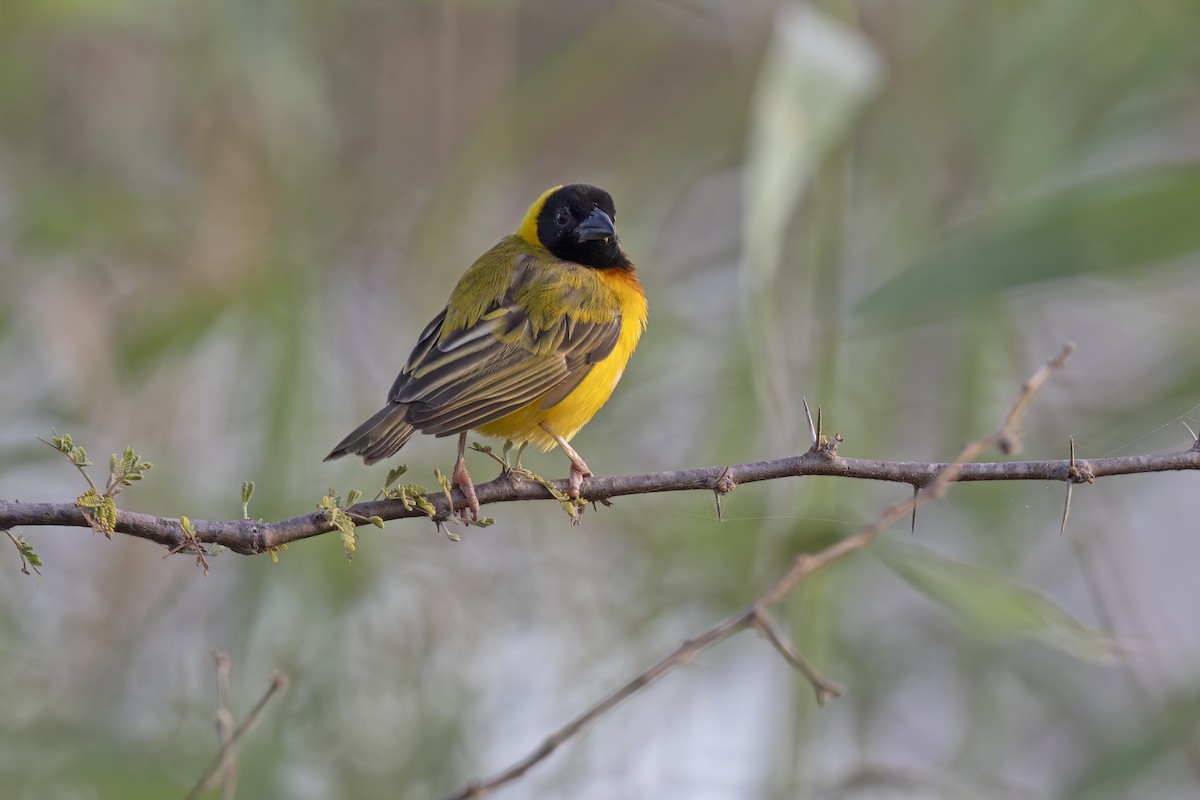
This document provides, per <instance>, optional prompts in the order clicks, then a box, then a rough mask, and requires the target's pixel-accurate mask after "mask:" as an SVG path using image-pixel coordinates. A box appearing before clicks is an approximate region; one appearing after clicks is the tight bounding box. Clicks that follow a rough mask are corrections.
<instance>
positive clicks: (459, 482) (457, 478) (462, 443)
mask: <svg viewBox="0 0 1200 800" xmlns="http://www.w3.org/2000/svg"><path fill="white" fill-rule="evenodd" d="M466 451H467V432H466V431H463V432H462V433H460V434H459V435H458V460H456V461H455V462H454V473H453V474H452V475H451V478H450V479H451V480H452V481H453V482H454V485H455V486H457V487H458V488H459V489H461V490H462V493H463V495H464V496H465V497H466V498H467V507H466V508H463V509H460V510H459V513H460V514H462V517H463V519H466V518H467V509H470V511H471V519H475V520H477V519H479V498H478V497H476V496H475V484H474V483H472V482H471V476H470V474H469V473H468V472H467V459H466Z"/></svg>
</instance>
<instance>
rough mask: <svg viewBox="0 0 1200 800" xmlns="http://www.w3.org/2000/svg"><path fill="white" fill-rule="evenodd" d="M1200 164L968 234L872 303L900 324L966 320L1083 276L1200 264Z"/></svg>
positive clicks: (1086, 190)
mask: <svg viewBox="0 0 1200 800" xmlns="http://www.w3.org/2000/svg"><path fill="white" fill-rule="evenodd" d="M1197 219H1200V166H1191V167H1186V168H1172V169H1162V168H1160V169H1155V170H1150V171H1143V172H1137V173H1131V174H1125V175H1119V176H1116V177H1111V176H1110V177H1106V178H1102V179H1100V180H1095V181H1092V182H1089V183H1086V184H1080V185H1076V186H1073V187H1071V188H1068V189H1065V190H1063V191H1059V192H1055V193H1053V194H1051V195H1049V196H1043V197H1040V198H1037V199H1034V200H1030V201H1028V202H1025V203H1021V204H1018V205H1015V206H1013V207H1011V208H1008V209H1005V210H1002V211H999V212H997V213H995V214H992V215H990V216H988V217H985V218H983V219H981V220H980V221H978V222H975V223H972V224H969V225H967V226H965V227H964V228H962V229H961V230H960V231H959V232H958V233H957V235H956V236H954V237H953V239H951V240H950V241H949V242H948V243H947V244H946V245H945V246H943V247H940V248H939V249H937V250H935V251H934V252H933V253H931V254H929V255H928V256H926V257H924V258H921V259H918V260H917V261H915V262H913V263H911V264H909V265H908V266H907V267H905V268H903V269H902V270H901V271H900V272H898V273H897V274H895V275H894V276H893V277H892V278H891V279H890V280H889V281H887V282H886V283H884V284H883V285H882V286H880V287H879V288H878V289H876V290H875V291H873V292H871V293H870V294H868V295H867V296H866V297H865V298H863V299H862V300H861V301H860V302H859V303H858V306H857V307H856V308H855V313H857V314H859V315H861V316H862V317H864V318H869V319H870V320H871V321H874V322H881V323H884V324H899V323H913V322H923V321H927V320H931V319H938V318H946V317H951V316H955V317H957V316H963V315H965V314H968V313H970V312H972V311H974V310H976V309H979V308H983V307H991V306H994V304H995V302H996V295H997V293H1000V292H1005V291H1010V290H1013V289H1017V288H1020V287H1023V286H1030V285H1034V284H1041V283H1046V282H1048V281H1056V280H1064V279H1069V278H1077V277H1079V276H1083V275H1097V274H1099V275H1107V276H1112V277H1129V276H1133V275H1135V274H1137V273H1139V272H1142V271H1146V270H1150V269H1157V268H1161V267H1169V266H1174V265H1177V264H1180V263H1183V262H1185V261H1187V260H1189V259H1195V258H1197V257H1200V225H1197V224H1196V220H1197Z"/></svg>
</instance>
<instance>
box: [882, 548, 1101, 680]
mask: <svg viewBox="0 0 1200 800" xmlns="http://www.w3.org/2000/svg"><path fill="white" fill-rule="evenodd" d="M871 552H873V553H875V555H877V556H878V557H879V558H880V559H881V560H882V561H883V562H884V563H885V564H887V565H888V566H889V567H891V569H892V570H893V571H895V572H896V574H898V575H899V576H900V577H901V578H903V579H904V580H905V581H907V582H908V583H909V584H910V585H911V586H913V587H914V588H916V589H918V590H920V591H921V592H922V593H924V594H925V595H926V596H927V597H929V598H930V599H931V600H933V601H934V602H936V603H937V604H938V605H940V606H942V607H943V608H945V609H946V610H947V611H949V612H950V613H951V614H953V615H954V616H955V617H956V618H958V620H959V621H960V622H961V623H962V624H963V625H965V626H966V627H967V628H968V629H969V630H971V631H972V632H973V633H976V634H979V635H980V636H984V637H1008V636H1027V637H1031V638H1034V639H1037V640H1039V641H1041V642H1044V643H1046V644H1048V645H1051V646H1052V647H1056V648H1058V649H1059V650H1062V651H1064V652H1066V653H1069V654H1070V655H1073V656H1075V657H1076V658H1080V659H1084V660H1088V661H1098V662H1104V661H1108V660H1111V658H1112V657H1113V655H1114V652H1113V650H1114V642H1113V638H1112V637H1111V636H1110V635H1108V634H1106V633H1104V632H1102V631H1097V630H1093V629H1092V628H1089V627H1087V626H1086V625H1084V624H1083V623H1082V622H1080V621H1079V620H1077V619H1075V618H1074V617H1073V616H1071V615H1070V614H1069V613H1067V611H1065V610H1064V609H1063V608H1062V607H1061V606H1059V605H1058V604H1057V603H1055V602H1054V601H1053V600H1051V599H1050V598H1048V597H1046V596H1045V595H1043V594H1042V593H1041V592H1039V591H1037V590H1036V589H1034V588H1032V587H1029V586H1026V585H1024V584H1021V583H1018V582H1017V581H1015V580H1012V579H1011V578H1007V577H1005V576H1003V575H998V574H996V573H994V572H990V571H988V570H985V569H982V568H980V567H975V566H972V565H970V564H965V563H963V562H961V561H955V560H953V559H950V558H946V557H945V556H941V555H939V554H937V553H935V552H933V551H932V550H928V549H926V548H924V547H919V546H917V545H911V544H902V543H899V542H896V541H893V540H880V541H878V542H877V543H876V544H875V545H874V546H873V547H872V549H871Z"/></svg>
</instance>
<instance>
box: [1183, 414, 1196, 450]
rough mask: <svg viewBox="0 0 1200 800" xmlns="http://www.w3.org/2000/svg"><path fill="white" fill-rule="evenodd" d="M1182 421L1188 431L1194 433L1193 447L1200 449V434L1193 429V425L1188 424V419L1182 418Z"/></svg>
mask: <svg viewBox="0 0 1200 800" xmlns="http://www.w3.org/2000/svg"><path fill="white" fill-rule="evenodd" d="M1180 422H1182V423H1183V427H1185V428H1187V432H1188V433H1190V434H1191V435H1192V449H1193V450H1200V434H1198V433H1196V432H1195V431H1194V430H1192V426H1191V425H1188V424H1187V421H1186V420H1180Z"/></svg>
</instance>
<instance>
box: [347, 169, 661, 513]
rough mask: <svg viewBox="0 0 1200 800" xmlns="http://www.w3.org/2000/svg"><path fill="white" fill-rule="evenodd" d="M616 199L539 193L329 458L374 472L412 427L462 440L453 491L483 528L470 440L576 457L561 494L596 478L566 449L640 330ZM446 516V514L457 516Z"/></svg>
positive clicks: (561, 189) (582, 187)
mask: <svg viewBox="0 0 1200 800" xmlns="http://www.w3.org/2000/svg"><path fill="white" fill-rule="evenodd" d="M616 216H617V212H616V207H615V206H614V204H613V199H612V196H611V195H610V194H609V193H608V192H606V191H604V190H603V189H599V188H597V187H595V186H592V185H589V184H585V183H575V184H568V185H562V186H555V187H552V188H550V189H548V190H546V191H545V192H543V193H542V195H541V196H540V197H538V199H537V200H536V201H534V203H533V205H531V206H530V207H529V210H528V211H527V212H526V213H525V216H524V218H523V219H522V221H521V224H520V226H519V227H518V228H517V231H516V233H513V234H510V235H508V236H505V237H504V238H502V239H501V240H500V241H499V243H497V244H496V245H495V246H494V247H493V248H492V249H490V250H488V251H487V252H486V253H484V254H483V255H482V256H480V257H479V258H478V259H476V260H475V262H474V263H473V264H472V265H471V266H470V267H469V268H468V269H467V271H466V272H465V273H463V275H462V277H461V278H460V279H459V281H458V283H457V285H455V287H454V289H453V290H452V291H451V293H450V299H449V300H448V301H447V303H446V307H445V308H444V309H442V311H441V312H440V313H438V314H437V316H435V317H434V318H433V319H432V320H431V321H430V323H429V324H428V325H427V326H426V327H425V329H424V330H423V331H422V332H421V334H420V336H419V337H418V339H417V344H416V346H415V347H414V348H413V350H412V353H411V354H410V355H409V357H408V360H407V361H406V362H405V364H404V367H403V368H402V369H401V370H400V374H399V375H398V376H397V377H396V380H395V382H394V383H393V384H392V388H391V390H390V391H389V392H388V397H387V404H386V405H385V406H384V407H383V408H382V409H380V410H379V411H378V412H377V413H376V414H375V415H374V416H372V417H371V418H370V419H368V420H367V421H366V422H364V423H363V424H361V425H359V426H358V427H357V428H355V429H354V431H352V432H351V433H350V434H349V435H348V436H346V438H345V439H343V440H342V441H341V442H339V443H338V445H337V446H336V447H334V448H333V450H332V451H331V452H330V453H329V455H328V456H326V457H325V460H326V461H330V460H333V459H336V458H341V457H342V456H345V455H349V454H354V455H358V456H362V459H363V461H364V462H365V463H366V464H368V465H371V464H374V463H376V462H378V461H381V460H383V459H386V458H389V457H390V456H393V455H395V453H396V452H397V451H398V450H399V449H400V448H401V447H403V446H404V444H405V443H406V442H407V441H408V440H409V438H410V437H412V435H413V434H414V433H417V432H418V431H419V432H421V433H425V434H432V435H434V436H437V437H445V436H454V435H456V434H457V435H458V458H457V460H456V461H455V464H454V469H453V472H452V473H451V481H452V482H453V484H454V485H456V486H457V487H458V488H459V489H460V490H461V491H462V493H463V496H464V497H465V499H466V505H465V506H464V507H463V508H462V509H461V510H460V513H461V514H462V516H463V518H464V519H465V518H466V514H467V511H468V510H469V511H470V514H471V518H472V519H475V520H478V518H479V500H478V498H477V496H476V493H475V487H474V484H473V483H472V481H471V476H470V474H469V473H468V472H467V468H466V460H465V451H466V445H467V432H468V431H470V430H474V431H477V432H478V433H480V434H483V435H485V436H489V437H495V438H497V439H506V440H509V441H511V442H513V443H514V444H519V445H520V448H519V449H518V451H517V460H516V463H517V465H519V464H520V460H521V455H522V454H523V453H524V450H525V448H526V446H528V445H530V444H533V445H536V446H538V447H540V448H541V449H542V450H543V451H548V450H550V449H551V448H553V447H555V446H556V445H557V446H558V447H559V449H561V450H562V452H563V453H564V454H565V455H566V456H567V458H568V460H569V461H570V473H569V479H568V492H567V493H568V496H569V497H570V498H571V499H572V500H573V501H576V502H579V490H580V488H581V486H582V482H583V479H584V478H586V477H590V476H591V475H592V472H591V470H590V469H589V468H588V465H587V463H586V462H585V461H584V460H583V458H582V457H581V456H580V455H579V453H578V452H576V451H575V450H574V449H573V448H572V447H571V445H570V444H568V442H570V440H571V438H572V437H574V436H575V434H576V433H578V432H579V430H580V428H582V427H583V426H584V425H585V424H587V423H588V421H590V420H591V418H592V417H593V415H595V413H596V412H597V411H599V410H600V408H601V407H602V406H603V405H604V404H605V403H606V402H608V400H609V398H610V397H611V396H612V393H613V390H614V389H615V388H616V385H617V382H618V381H619V380H620V379H621V375H622V373H623V372H624V371H625V366H626V364H627V363H628V362H629V357H630V356H631V355H632V354H633V352H634V349H635V348H636V347H637V344H638V340H639V339H640V338H641V336H642V332H643V331H644V330H645V328H646V321H647V308H648V304H647V300H646V294H645V292H644V291H643V289H642V285H641V283H640V281H639V280H638V273H637V267H636V266H635V265H634V263H633V261H631V260H630V259H629V257H628V256H627V255H626V254H625V251H624V250H623V249H622V247H621V242H620V239H619V238H618V236H617V230H616V224H615V220H616ZM452 511H453V509H452Z"/></svg>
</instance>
